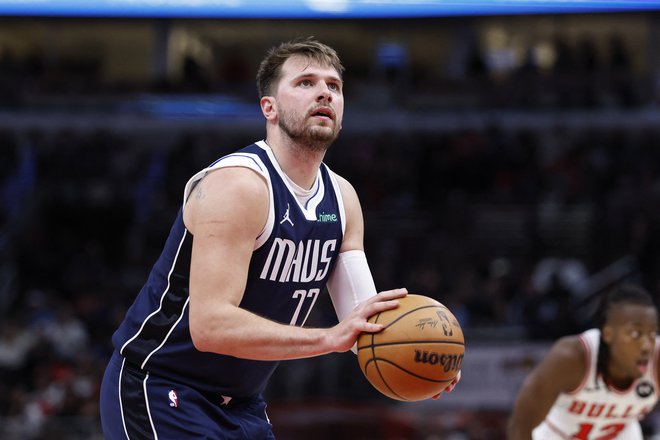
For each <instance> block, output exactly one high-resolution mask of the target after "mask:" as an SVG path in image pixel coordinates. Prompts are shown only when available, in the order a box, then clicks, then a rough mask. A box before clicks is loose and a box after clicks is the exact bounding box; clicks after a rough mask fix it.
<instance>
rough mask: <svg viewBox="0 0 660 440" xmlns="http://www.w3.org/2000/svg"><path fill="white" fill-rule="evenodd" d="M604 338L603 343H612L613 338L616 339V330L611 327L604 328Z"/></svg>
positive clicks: (605, 326)
mask: <svg viewBox="0 0 660 440" xmlns="http://www.w3.org/2000/svg"><path fill="white" fill-rule="evenodd" d="M602 337H603V341H605V342H606V343H607V344H609V343H611V342H612V338H613V337H614V329H613V328H612V326H611V325H604V326H603V330H602Z"/></svg>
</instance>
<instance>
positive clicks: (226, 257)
mask: <svg viewBox="0 0 660 440" xmlns="http://www.w3.org/2000/svg"><path fill="white" fill-rule="evenodd" d="M268 204H269V195H268V187H267V185H266V183H265V181H264V180H263V178H262V177H261V176H259V175H258V174H257V173H255V172H254V171H252V170H249V169H246V168H240V167H236V168H223V169H220V170H216V171H214V172H212V173H210V174H209V175H207V176H206V177H205V178H204V179H203V180H202V181H201V182H200V183H199V184H198V185H197V187H196V188H195V189H194V191H193V193H192V194H191V195H190V197H189V199H188V202H187V204H186V208H185V211H184V221H185V224H186V227H187V228H188V230H189V231H190V232H191V233H192V234H193V247H192V260H191V267H190V310H189V318H190V333H191V336H192V339H193V342H194V344H195V346H196V347H197V349H199V350H200V351H208V352H215V353H222V354H228V355H232V356H236V357H241V358H249V359H258V360H276V359H278V360H284V359H297V358H304V357H311V356H316V355H321V354H325V353H330V352H334V351H346V350H348V349H349V348H350V347H351V346H352V345H353V342H354V341H355V338H356V337H357V335H358V334H359V333H360V332H362V331H378V330H380V329H381V327H380V326H379V325H376V324H369V323H367V322H366V317H368V316H370V315H371V314H373V313H377V312H379V311H382V310H386V309H388V308H392V307H395V306H396V301H390V300H393V299H395V298H396V297H398V296H400V295H401V294H400V293H397V292H396V291H394V292H389V293H386V294H385V295H383V297H382V298H375V299H374V300H373V301H369V302H367V303H365V304H363V305H361V307H360V309H359V310H356V311H355V313H354V314H353V315H352V319H350V320H348V321H347V322H343V323H340V324H339V325H337V326H335V327H332V328H329V329H306V328H300V327H295V326H289V325H283V324H279V323H276V322H274V321H271V320H268V319H265V318H263V317H260V316H257V315H255V314H254V313H251V312H249V311H247V310H244V309H241V308H240V307H239V304H240V302H241V299H242V298H243V293H244V290H245V286H246V284H247V274H248V266H249V263H250V258H251V256H252V251H253V247H254V243H255V239H256V237H257V236H258V234H259V233H260V232H261V230H262V229H263V227H264V224H265V222H266V219H267V216H268Z"/></svg>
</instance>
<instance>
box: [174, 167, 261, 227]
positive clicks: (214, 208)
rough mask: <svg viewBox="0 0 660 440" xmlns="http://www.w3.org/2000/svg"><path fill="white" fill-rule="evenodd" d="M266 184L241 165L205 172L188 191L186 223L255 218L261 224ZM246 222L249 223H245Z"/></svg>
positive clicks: (196, 223) (185, 211) (191, 225)
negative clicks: (189, 191) (190, 190)
mask: <svg viewBox="0 0 660 440" xmlns="http://www.w3.org/2000/svg"><path fill="white" fill-rule="evenodd" d="M268 203H269V195H268V185H267V183H266V180H265V178H264V177H263V176H261V175H260V174H258V173H257V172H255V171H253V170H251V169H249V168H245V167H227V168H220V169H217V170H214V171H211V172H209V173H208V174H207V175H206V176H204V178H203V179H202V180H200V181H199V183H197V185H196V186H195V187H194V189H193V190H192V192H191V193H190V195H189V197H188V200H187V201H186V206H185V210H184V222H185V224H186V227H187V228H188V229H189V230H190V231H191V232H192V233H195V229H196V227H198V225H199V224H202V223H208V222H231V220H232V219H234V220H239V219H240V221H247V222H248V223H250V221H254V220H256V223H260V224H261V226H263V224H264V223H265V221H266V218H267V215H268ZM246 226H249V224H246Z"/></svg>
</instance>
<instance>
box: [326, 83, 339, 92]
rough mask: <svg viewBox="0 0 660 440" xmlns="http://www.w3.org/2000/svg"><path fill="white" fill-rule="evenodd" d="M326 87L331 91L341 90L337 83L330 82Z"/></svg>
mask: <svg viewBox="0 0 660 440" xmlns="http://www.w3.org/2000/svg"><path fill="white" fill-rule="evenodd" d="M328 88H329V89H330V90H332V91H333V92H338V91H340V90H341V87H340V86H339V84H337V83H330V84H328Z"/></svg>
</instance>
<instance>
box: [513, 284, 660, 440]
mask: <svg viewBox="0 0 660 440" xmlns="http://www.w3.org/2000/svg"><path fill="white" fill-rule="evenodd" d="M596 318H597V320H598V322H599V325H598V328H593V329H590V330H587V331H585V332H584V333H582V334H579V335H574V336H566V337H563V338H561V339H559V340H558V341H557V342H555V344H554V345H553V347H552V348H551V349H550V351H549V353H548V355H547V356H546V357H545V358H544V359H543V361H541V363H540V364H539V365H538V366H536V367H535V369H534V370H533V371H532V372H531V373H530V375H529V376H528V377H527V378H526V379H525V382H524V383H523V385H522V388H521V390H520V393H519V395H518V397H517V400H516V403H515V406H514V409H513V414H512V416H511V419H510V420H509V435H508V439H509V440H523V439H524V440H530V439H534V440H540V439H543V440H554V439H557V440H560V439H575V440H597V439H600V440H611V439H625V440H642V439H643V436H642V430H641V427H640V425H639V422H638V420H640V419H642V418H643V417H644V416H645V415H646V414H648V413H649V412H650V411H651V410H652V409H653V407H654V405H655V403H656V401H657V400H658V377H659V374H660V362H658V361H659V359H658V352H659V345H658V344H659V342H658V338H657V334H658V313H657V310H656V307H655V304H654V303H653V300H652V299H651V297H650V296H649V294H648V293H647V292H646V291H645V290H643V289H642V288H641V287H639V286H635V285H630V284H624V285H621V286H618V287H617V288H615V289H613V290H612V291H610V292H609V293H608V294H606V295H605V296H604V298H603V299H602V300H601V303H600V304H599V309H598V312H597V315H596Z"/></svg>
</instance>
